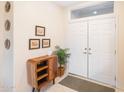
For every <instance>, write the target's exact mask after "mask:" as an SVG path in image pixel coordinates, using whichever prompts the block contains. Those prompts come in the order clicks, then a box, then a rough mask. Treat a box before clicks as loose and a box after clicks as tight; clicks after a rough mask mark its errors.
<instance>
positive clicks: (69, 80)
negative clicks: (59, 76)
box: [59, 76, 115, 92]
mask: <svg viewBox="0 0 124 93" xmlns="http://www.w3.org/2000/svg"><path fill="white" fill-rule="evenodd" d="M59 83H60V84H61V85H64V86H66V87H69V88H71V89H73V90H76V91H78V92H115V89H113V88H109V87H106V86H102V85H99V84H96V83H92V82H89V81H86V80H83V79H79V78H77V77H73V76H67V77H66V78H64V79H63V80H62V81H61V82H59Z"/></svg>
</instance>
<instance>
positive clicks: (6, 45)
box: [4, 39, 10, 49]
mask: <svg viewBox="0 0 124 93" xmlns="http://www.w3.org/2000/svg"><path fill="white" fill-rule="evenodd" d="M4 45H5V48H6V49H9V48H10V40H9V39H6V40H5V42H4Z"/></svg>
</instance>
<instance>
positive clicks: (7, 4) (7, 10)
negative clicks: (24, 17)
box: [5, 1, 11, 12]
mask: <svg viewBox="0 0 124 93" xmlns="http://www.w3.org/2000/svg"><path fill="white" fill-rule="evenodd" d="M10 9H11V4H10V2H8V1H7V2H6V4H5V11H6V12H9V11H10Z"/></svg>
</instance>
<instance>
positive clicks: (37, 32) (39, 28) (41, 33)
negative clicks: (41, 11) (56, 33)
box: [35, 26, 45, 36]
mask: <svg viewBox="0 0 124 93" xmlns="http://www.w3.org/2000/svg"><path fill="white" fill-rule="evenodd" d="M35 36H45V27H43V26H35Z"/></svg>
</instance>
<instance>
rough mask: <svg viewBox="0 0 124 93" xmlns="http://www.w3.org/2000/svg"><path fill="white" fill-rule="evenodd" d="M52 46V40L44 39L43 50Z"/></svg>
mask: <svg viewBox="0 0 124 93" xmlns="http://www.w3.org/2000/svg"><path fill="white" fill-rule="evenodd" d="M50 44H51V40H50V39H42V48H49V47H50Z"/></svg>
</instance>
